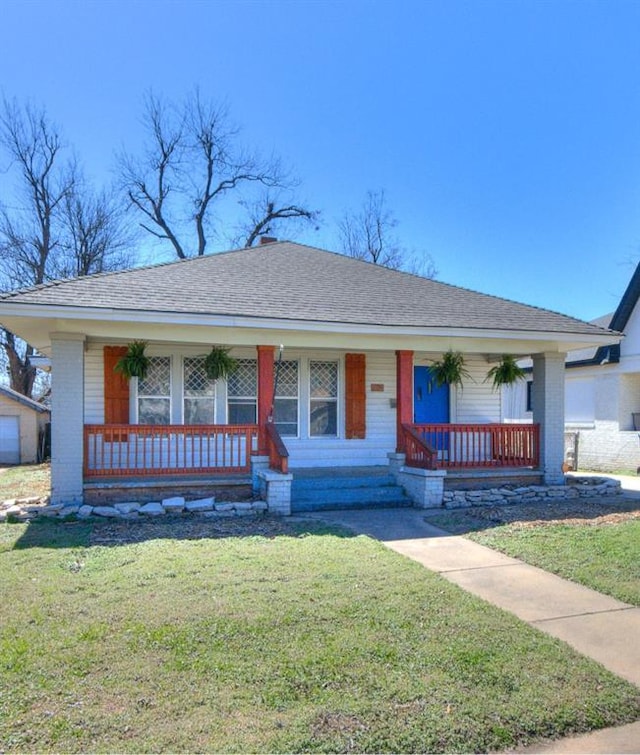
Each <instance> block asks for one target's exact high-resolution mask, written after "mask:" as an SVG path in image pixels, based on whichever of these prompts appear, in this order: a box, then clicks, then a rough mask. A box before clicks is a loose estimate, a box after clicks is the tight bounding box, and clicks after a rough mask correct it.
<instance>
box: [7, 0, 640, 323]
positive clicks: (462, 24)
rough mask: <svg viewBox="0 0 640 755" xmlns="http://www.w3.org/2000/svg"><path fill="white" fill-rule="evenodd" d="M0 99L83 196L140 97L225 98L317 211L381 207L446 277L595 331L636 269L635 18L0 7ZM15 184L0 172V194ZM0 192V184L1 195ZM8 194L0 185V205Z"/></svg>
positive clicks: (632, 13)
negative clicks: (42, 114) (35, 110)
mask: <svg viewBox="0 0 640 755" xmlns="http://www.w3.org/2000/svg"><path fill="white" fill-rule="evenodd" d="M1 16H2V26H3V44H2V46H1V48H0V90H1V92H2V94H4V96H6V97H9V98H12V97H14V96H15V97H17V98H18V99H19V100H22V101H26V100H30V101H32V102H34V103H36V104H39V105H43V106H45V107H46V109H47V111H48V113H49V115H50V117H51V118H52V119H53V120H55V121H56V122H57V123H58V124H59V125H60V126H61V127H62V129H63V131H64V133H65V135H66V137H67V139H68V141H69V143H70V144H72V145H73V146H74V148H75V149H76V151H77V153H78V156H79V157H80V159H81V160H82V162H83V163H84V165H85V169H86V172H87V173H88V174H89V175H90V176H92V177H93V178H94V179H95V180H96V181H98V182H100V181H103V180H109V179H110V177H111V171H112V166H113V163H114V154H115V153H116V152H117V151H118V150H119V149H120V148H121V147H122V146H123V145H124V146H126V147H127V148H129V149H130V150H133V151H135V150H136V149H138V148H139V147H140V145H141V140H142V129H141V125H140V116H141V112H142V99H143V95H144V93H145V91H147V90H148V89H149V88H152V89H153V90H154V91H155V92H156V93H159V94H163V95H165V96H167V97H169V98H180V97H182V96H183V95H184V94H186V93H187V92H188V91H189V90H192V89H193V88H194V87H195V86H199V88H200V90H201V92H202V94H203V95H205V96H206V97H211V98H214V99H224V100H226V101H227V102H228V104H229V107H230V110H231V112H232V115H233V117H234V119H235V120H236V121H237V122H238V123H240V124H241V125H242V128H243V137H244V138H245V139H246V141H247V142H248V143H250V144H252V145H255V146H256V147H259V148H261V149H263V150H265V151H267V152H269V151H271V150H273V151H275V152H276V153H278V154H280V155H281V156H282V157H283V158H284V159H285V160H286V161H288V162H290V163H291V164H292V165H293V166H295V169H296V172H297V173H298V175H299V176H300V178H301V179H302V187H301V194H302V196H303V197H304V198H305V199H306V200H307V201H308V203H309V204H310V205H312V206H314V207H317V208H319V209H321V210H322V214H323V218H324V223H323V225H322V226H321V227H320V229H319V230H318V231H308V232H305V233H303V234H298V235H297V236H296V239H297V240H300V241H303V242H305V243H310V244H316V245H318V246H323V247H326V248H333V247H335V243H336V242H335V235H334V231H333V227H332V226H333V225H334V223H333V221H334V220H335V219H336V218H337V217H338V216H339V215H340V214H341V212H342V211H343V210H344V209H345V208H346V207H350V206H351V207H355V206H357V205H358V204H360V203H361V201H362V199H363V198H364V195H365V192H366V191H367V190H369V189H373V190H377V189H384V190H385V192H386V196H387V200H388V204H389V206H390V207H391V208H392V209H393V211H394V213H395V215H396V217H397V219H398V221H399V227H398V232H399V234H400V235H401V237H402V240H403V241H404V243H405V244H406V245H407V247H409V248H411V249H415V250H417V251H425V252H428V253H429V254H431V256H432V257H433V259H434V261H435V264H436V266H437V268H438V270H439V274H438V278H439V279H440V280H443V281H446V282H448V283H454V284H457V285H461V286H465V287H467V288H471V289H475V290H479V291H484V292H486V293H491V294H496V295H498V296H504V297H507V298H511V299H515V300H517V301H522V302H526V303H529V304H534V305H537V306H541V307H546V308H549V309H553V310H556V311H561V312H566V313H567V314H571V315H574V316H576V317H581V318H583V319H591V318H594V317H597V316H599V315H601V314H604V313H605V312H608V311H611V310H613V309H615V307H616V305H617V303H618V301H619V298H620V296H621V295H622V293H623V291H624V289H625V287H626V285H627V283H628V280H629V279H630V277H631V274H632V272H633V269H634V265H635V264H636V262H637V261H638V259H639V258H640V43H639V42H638V40H639V39H640V0H636V1H635V2H625V1H624V0H606V1H605V2H589V1H588V0H584V1H581V2H567V1H565V0H555V1H554V2H541V1H539V2H530V1H528V0H521V1H520V2H501V1H492V0H485V1H484V2H482V1H481V0H476V1H475V2H462V1H460V0H445V1H443V2H436V1H434V2H424V1H423V2H413V1H409V0H393V1H389V2H382V1H380V0H378V1H377V2H360V1H356V0H342V1H341V2H331V1H329V0H315V1H313V0H298V1H297V2H286V1H284V0H272V1H269V0H263V1H260V2H259V1H256V0H254V1H247V0H235V2H227V1H216V0H209V1H208V2H207V1H205V0H202V1H200V2H196V1H195V0H179V1H177V2H173V1H169V0H138V1H136V0H126V1H125V2H122V1H121V0H111V1H110V2H108V1H106V0H94V1H93V2H91V1H90V0H84V1H83V2H72V1H71V0H46V2H43V1H41V0H19V1H16V0H3V2H2V9H1ZM3 180H7V179H6V177H5V178H3V177H2V175H0V182H2V181H3ZM5 188H6V187H5ZM1 192H2V186H1V185H0V193H1Z"/></svg>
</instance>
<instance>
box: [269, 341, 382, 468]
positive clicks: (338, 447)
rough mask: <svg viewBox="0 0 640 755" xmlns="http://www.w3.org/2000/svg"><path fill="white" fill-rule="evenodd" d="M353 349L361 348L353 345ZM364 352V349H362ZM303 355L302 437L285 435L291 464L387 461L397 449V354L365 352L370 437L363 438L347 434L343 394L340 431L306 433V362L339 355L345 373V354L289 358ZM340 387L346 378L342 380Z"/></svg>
mask: <svg viewBox="0 0 640 755" xmlns="http://www.w3.org/2000/svg"><path fill="white" fill-rule="evenodd" d="M353 352H359V350H358V349H353ZM359 353H362V352H359ZM296 358H298V359H300V368H301V369H300V384H301V390H300V414H301V422H300V431H301V435H300V437H299V438H285V439H284V440H285V444H286V446H287V449H288V450H289V465H290V466H291V467H292V468H296V467H314V466H321V465H322V466H336V467H338V466H359V465H362V466H366V465H372V464H373V465H381V464H387V462H388V459H387V454H388V453H389V452H391V451H395V446H396V413H395V408H394V406H393V405H392V404H394V403H395V398H396V374H395V372H396V357H395V354H394V353H391V352H378V351H374V352H367V353H366V370H367V371H366V391H367V437H366V439H363V440H356V439H354V440H347V439H346V438H345V437H344V395H343V394H342V393H341V395H340V396H339V399H338V406H339V419H338V425H339V432H338V437H337V438H309V437H307V433H306V422H305V415H306V405H305V402H306V392H305V382H306V381H307V376H308V372H307V364H308V360H309V359H310V358H313V359H331V358H338V359H340V363H341V375H343V374H344V372H343V370H344V357H343V355H342V354H336V353H332V352H292V353H289V354H287V359H296ZM340 382H341V391H342V388H343V386H344V380H341V381H340ZM372 384H378V385H383V386H384V390H382V391H372V390H371V385H372Z"/></svg>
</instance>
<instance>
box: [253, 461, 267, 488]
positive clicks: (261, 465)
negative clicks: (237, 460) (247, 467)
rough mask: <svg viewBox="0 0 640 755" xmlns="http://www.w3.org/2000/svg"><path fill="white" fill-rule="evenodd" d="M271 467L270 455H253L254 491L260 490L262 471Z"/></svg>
mask: <svg viewBox="0 0 640 755" xmlns="http://www.w3.org/2000/svg"><path fill="white" fill-rule="evenodd" d="M268 469H269V457H268V456H257V455H256V456H252V457H251V488H252V490H253V492H254V493H259V492H260V472H266V471H268Z"/></svg>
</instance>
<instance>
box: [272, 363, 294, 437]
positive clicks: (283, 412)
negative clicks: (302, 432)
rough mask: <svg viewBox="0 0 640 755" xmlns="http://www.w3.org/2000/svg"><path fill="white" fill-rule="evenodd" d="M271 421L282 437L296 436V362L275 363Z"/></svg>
mask: <svg viewBox="0 0 640 755" xmlns="http://www.w3.org/2000/svg"><path fill="white" fill-rule="evenodd" d="M274 372H275V381H276V384H275V394H276V395H275V401H274V407H273V421H274V423H275V425H276V427H277V428H278V432H279V433H280V435H282V436H288V437H292V436H293V437H296V436H297V435H298V403H299V400H298V394H299V380H298V373H299V368H298V362H292V361H285V362H279V363H278V362H276V363H275V365H274Z"/></svg>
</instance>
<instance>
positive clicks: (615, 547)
mask: <svg viewBox="0 0 640 755" xmlns="http://www.w3.org/2000/svg"><path fill="white" fill-rule="evenodd" d="M567 508H568V511H567V513H566V514H563V513H562V507H561V506H560V507H558V509H557V511H556V513H555V515H554V516H553V517H552V518H550V517H549V515H548V512H547V511H545V510H544V507H540V517H539V518H538V517H537V516H536V513H535V511H534V510H533V509H528V508H527V507H526V506H513V507H509V509H504V510H503V513H509V514H510V517H509V518H510V519H511V520H512V521H509V522H503V523H499V522H496V521H494V522H492V521H491V520H490V518H489V519H487V518H481V516H480V515H482V514H485V516H486V512H484V511H482V510H481V509H480V510H477V511H474V510H473V509H467V510H460V511H450V512H445V513H441V514H438V515H437V516H435V517H432V518H430V521H432V522H433V523H434V524H436V525H437V526H439V527H443V528H444V529H447V530H450V531H452V532H457V533H459V534H465V535H466V536H468V537H469V538H470V539H471V540H475V541H476V542H478V543H481V544H482V545H486V546H488V547H489V548H494V549H496V550H498V551H501V552H502V553H505V554H507V555H508V556H512V557H513V558H519V559H521V560H522V561H524V562H526V563H527V564H531V565H533V566H538V567H540V568H541V569H545V570H546V571H549V572H553V573H554V574H557V575H558V576H560V577H564V578H565V579H569V580H571V581H573V582H577V583H579V584H581V585H585V586H586V587H590V588H591V589H593V590H597V591H598V592H602V593H604V594H606V595H610V596H612V597H614V598H617V599H618V600H621V601H623V602H625V603H630V604H631V605H635V606H640V560H639V559H638V543H640V504H638V503H637V502H630V503H628V504H627V505H624V504H622V503H619V504H611V505H610V506H609V511H610V513H607V512H606V506H603V505H598V504H593V503H591V504H590V503H589V502H585V503H584V504H582V510H578V511H576V510H575V508H576V506H575V505H574V506H573V507H572V508H569V507H567ZM519 514H520V516H519ZM491 516H492V514H491V513H489V517H491ZM499 517H500V515H497V518H498V519H499Z"/></svg>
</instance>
